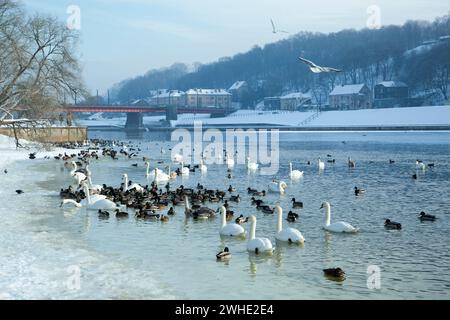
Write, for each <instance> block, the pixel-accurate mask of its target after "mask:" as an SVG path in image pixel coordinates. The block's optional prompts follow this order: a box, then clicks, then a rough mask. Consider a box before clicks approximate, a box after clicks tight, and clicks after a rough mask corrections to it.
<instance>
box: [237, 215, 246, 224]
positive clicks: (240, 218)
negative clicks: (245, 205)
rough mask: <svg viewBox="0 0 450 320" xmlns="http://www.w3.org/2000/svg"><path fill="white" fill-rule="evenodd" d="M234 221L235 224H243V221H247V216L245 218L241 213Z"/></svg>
mask: <svg viewBox="0 0 450 320" xmlns="http://www.w3.org/2000/svg"><path fill="white" fill-rule="evenodd" d="M235 222H236V223H237V224H244V223H246V222H248V217H247V218H244V216H243V215H242V214H241V215H240V216H239V218H236V220H235Z"/></svg>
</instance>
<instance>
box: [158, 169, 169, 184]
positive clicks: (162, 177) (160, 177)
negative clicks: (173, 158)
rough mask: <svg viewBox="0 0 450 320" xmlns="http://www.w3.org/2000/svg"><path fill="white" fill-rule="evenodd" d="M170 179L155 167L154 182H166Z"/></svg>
mask: <svg viewBox="0 0 450 320" xmlns="http://www.w3.org/2000/svg"><path fill="white" fill-rule="evenodd" d="M169 180H170V176H169V175H168V174H165V173H164V172H161V173H158V172H157V169H155V179H154V181H155V182H156V183H163V182H168V181H169Z"/></svg>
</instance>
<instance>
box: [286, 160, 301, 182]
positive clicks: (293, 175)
mask: <svg viewBox="0 0 450 320" xmlns="http://www.w3.org/2000/svg"><path fill="white" fill-rule="evenodd" d="M289 177H290V178H291V179H292V180H296V179H300V178H302V177H303V171H299V170H292V162H289Z"/></svg>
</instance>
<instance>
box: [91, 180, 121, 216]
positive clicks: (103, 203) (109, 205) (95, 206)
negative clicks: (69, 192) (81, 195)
mask: <svg viewBox="0 0 450 320" xmlns="http://www.w3.org/2000/svg"><path fill="white" fill-rule="evenodd" d="M84 192H85V193H86V199H87V205H86V208H87V209H88V210H116V209H119V208H118V207H117V205H116V204H115V203H114V202H112V201H111V200H108V199H100V200H97V201H95V202H93V201H92V199H91V196H90V195H89V188H88V186H87V185H86V184H85V185H84Z"/></svg>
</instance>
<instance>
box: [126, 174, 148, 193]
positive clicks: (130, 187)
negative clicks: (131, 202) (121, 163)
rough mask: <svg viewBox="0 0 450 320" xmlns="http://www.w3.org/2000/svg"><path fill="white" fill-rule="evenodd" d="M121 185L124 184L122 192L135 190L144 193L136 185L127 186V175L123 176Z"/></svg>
mask: <svg viewBox="0 0 450 320" xmlns="http://www.w3.org/2000/svg"><path fill="white" fill-rule="evenodd" d="M123 183H124V184H125V189H124V191H125V192H127V191H128V190H133V189H136V191H137V192H141V193H142V192H144V188H142V187H141V186H140V185H138V184H137V183H133V184H132V185H131V186H128V175H127V174H126V173H124V174H123Z"/></svg>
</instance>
